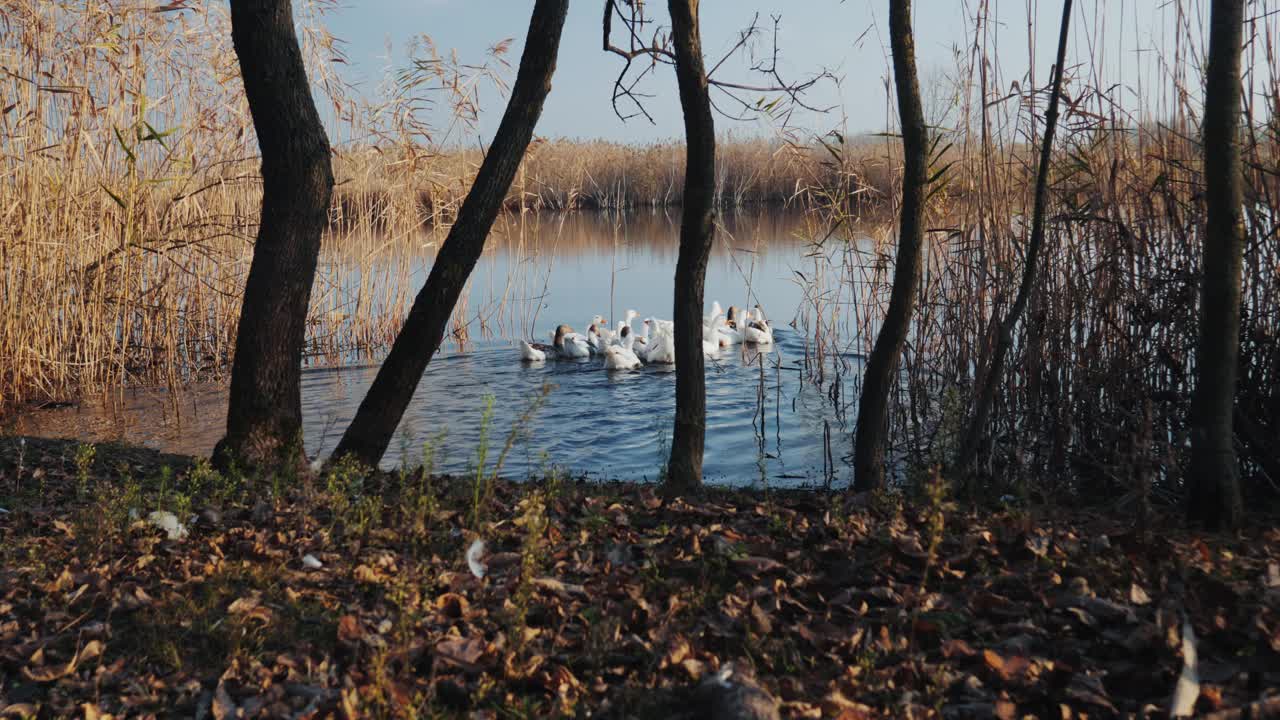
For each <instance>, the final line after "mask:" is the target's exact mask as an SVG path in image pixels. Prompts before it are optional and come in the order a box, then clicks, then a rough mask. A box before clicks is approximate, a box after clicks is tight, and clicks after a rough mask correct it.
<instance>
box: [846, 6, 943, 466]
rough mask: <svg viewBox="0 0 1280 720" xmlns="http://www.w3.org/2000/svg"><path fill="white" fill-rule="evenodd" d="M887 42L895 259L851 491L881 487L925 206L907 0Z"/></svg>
mask: <svg viewBox="0 0 1280 720" xmlns="http://www.w3.org/2000/svg"><path fill="white" fill-rule="evenodd" d="M889 42H890V45H891V48H892V51H893V79H894V84H895V85H896V89H897V95H898V118H899V122H900V123H901V124H902V155H903V173H902V217H901V219H900V221H899V227H898V253H897V256H896V258H895V266H894V270H893V291H892V293H891V294H890V296H889V311H888V312H887V313H886V314H885V318H884V324H883V325H882V326H881V328H880V333H879V334H878V335H877V336H876V342H875V345H874V346H873V347H872V349H871V356H870V357H869V358H867V371H866V374H865V375H864V377H863V380H862V395H861V397H859V398H858V425H857V430H856V431H855V436H854V448H853V487H854V489H855V490H859V491H862V490H874V489H876V488H880V487H883V486H884V482H885V477H884V453H885V444H886V440H887V437H888V434H889V393H890V392H891V391H892V390H893V388H894V386H895V385H896V384H897V378H898V361H899V359H900V358H901V356H902V345H903V343H905V342H906V339H907V329H908V327H909V326H910V324H911V313H912V311H913V310H914V307H915V301H916V292H917V291H918V290H919V287H920V264H921V255H922V246H923V244H924V202H925V185H926V184H927V182H928V178H927V176H926V173H927V171H928V170H927V168H928V162H929V158H928V137H927V130H926V128H925V124H924V108H923V106H922V105H921V103H920V83H919V81H918V80H917V79H916V58H915V40H914V38H913V37H912V35H911V0H889Z"/></svg>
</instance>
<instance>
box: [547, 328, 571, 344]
mask: <svg viewBox="0 0 1280 720" xmlns="http://www.w3.org/2000/svg"><path fill="white" fill-rule="evenodd" d="M571 332H573V328H571V327H569V326H568V325H557V326H556V334H555V338H554V339H553V340H552V342H551V344H552V345H555V346H556V347H558V348H563V347H564V336H565V335H568V334H569V333H571Z"/></svg>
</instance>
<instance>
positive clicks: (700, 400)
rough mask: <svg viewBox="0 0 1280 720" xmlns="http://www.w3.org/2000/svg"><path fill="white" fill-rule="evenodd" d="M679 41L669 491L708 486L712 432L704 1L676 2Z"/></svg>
mask: <svg viewBox="0 0 1280 720" xmlns="http://www.w3.org/2000/svg"><path fill="white" fill-rule="evenodd" d="M667 7H668V9H669V11H670V13H671V35H672V40H673V41H674V43H675V54H676V80H677V81H678V83H679V85H680V107H681V109H682V110H683V111H684V133H685V144H686V162H685V167H686V170H685V176H684V202H683V207H682V209H681V218H680V256H679V258H678V259H677V261H676V280H675V283H676V284H675V298H674V303H675V307H674V308H673V311H672V312H673V314H674V319H675V341H676V352H675V357H676V416H675V428H674V430H673V432H672V435H671V459H670V462H669V463H668V464H667V479H666V486H667V489H668V490H669V491H673V492H687V491H689V490H693V489H696V488H698V487H699V486H700V485H702V452H703V448H704V446H705V444H706V434H707V392H706V390H707V387H706V377H705V375H704V371H705V367H704V361H703V357H702V294H703V286H704V283H705V281H706V275H707V260H708V259H709V258H710V257H711V242H712V240H713V239H714V237H715V206H714V196H715V166H716V130H715V122H714V120H713V118H712V116H711V96H710V94H709V93H708V86H707V72H706V68H705V67H704V66H703V63H702V39H701V37H700V32H699V28H698V0H669V1H668V3H667Z"/></svg>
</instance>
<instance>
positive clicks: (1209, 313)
mask: <svg viewBox="0 0 1280 720" xmlns="http://www.w3.org/2000/svg"><path fill="white" fill-rule="evenodd" d="M1244 6H1245V3H1244V0H1213V4H1212V9H1211V15H1210V21H1209V69H1208V72H1207V74H1206V88H1205V98H1204V104H1205V111H1204V126H1203V132H1204V184H1205V203H1206V210H1207V211H1208V217H1207V223H1206V227H1205V237H1204V282H1203V283H1202V284H1201V296H1200V344H1199V349H1198V353H1197V357H1196V389H1195V396H1194V397H1193V399H1192V409H1191V414H1192V417H1191V467H1190V477H1189V482H1190V493H1189V504H1188V506H1187V513H1188V516H1189V518H1190V519H1191V520H1193V521H1198V522H1201V523H1204V525H1205V526H1206V527H1208V528H1210V529H1228V528H1233V527H1235V526H1237V525H1238V524H1239V523H1240V519H1241V515H1242V514H1243V504H1244V503H1243V501H1242V499H1241V496H1240V476H1239V469H1238V468H1237V467H1236V453H1235V446H1234V445H1233V433H1232V427H1231V420H1232V417H1231V413H1232V408H1233V407H1234V406H1235V394H1236V368H1237V363H1238V357H1239V353H1240V337H1239V333H1240V282H1241V279H1240V277H1241V270H1242V267H1243V263H1244V222H1243V215H1242V213H1243V208H1242V206H1243V203H1244V176H1243V174H1242V171H1241V164H1240V162H1241V161H1240V101H1241V96H1240V92H1241V91H1240V50H1241V42H1242V38H1243V34H1244Z"/></svg>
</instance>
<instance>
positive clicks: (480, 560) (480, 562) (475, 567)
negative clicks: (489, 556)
mask: <svg viewBox="0 0 1280 720" xmlns="http://www.w3.org/2000/svg"><path fill="white" fill-rule="evenodd" d="M467 567H469V568H471V574H472V575H475V576H476V577H478V578H483V577H484V574H485V573H486V572H488V571H489V568H488V566H486V565H485V564H484V541H483V540H476V541H475V542H473V543H471V547H469V548H467Z"/></svg>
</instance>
